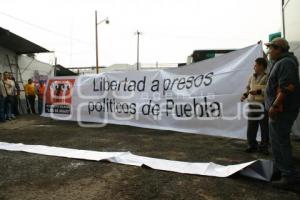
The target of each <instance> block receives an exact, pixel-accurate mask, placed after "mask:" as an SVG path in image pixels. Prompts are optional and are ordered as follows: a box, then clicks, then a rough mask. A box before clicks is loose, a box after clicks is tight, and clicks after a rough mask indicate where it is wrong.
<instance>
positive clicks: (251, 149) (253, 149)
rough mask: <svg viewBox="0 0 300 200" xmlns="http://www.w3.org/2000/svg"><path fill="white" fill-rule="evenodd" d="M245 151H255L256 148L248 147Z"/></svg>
mask: <svg viewBox="0 0 300 200" xmlns="http://www.w3.org/2000/svg"><path fill="white" fill-rule="evenodd" d="M245 152H246V153H255V152H257V148H254V147H249V148H248V149H246V150H245Z"/></svg>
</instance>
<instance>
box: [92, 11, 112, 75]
mask: <svg viewBox="0 0 300 200" xmlns="http://www.w3.org/2000/svg"><path fill="white" fill-rule="evenodd" d="M103 22H105V23H106V24H109V20H108V18H105V19H104V20H102V21H100V22H98V19H97V10H95V38H96V39H95V40H96V41H95V42H96V73H97V74H98V73H99V57H98V56H99V55H98V25H99V24H101V23H103Z"/></svg>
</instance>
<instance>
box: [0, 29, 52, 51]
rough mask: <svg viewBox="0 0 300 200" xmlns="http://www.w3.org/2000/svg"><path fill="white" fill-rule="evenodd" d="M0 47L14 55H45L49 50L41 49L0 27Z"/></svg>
mask: <svg viewBox="0 0 300 200" xmlns="http://www.w3.org/2000/svg"><path fill="white" fill-rule="evenodd" d="M0 46H2V47H4V48H6V49H9V50H11V51H13V52H15V53H16V54H31V53H45V52H49V50H47V49H45V48H44V47H41V46H39V45H37V44H35V43H33V42H31V41H29V40H26V39H25V38H22V37H21V36H18V35H16V34H14V33H12V32H10V31H9V30H6V29H4V28H1V27H0Z"/></svg>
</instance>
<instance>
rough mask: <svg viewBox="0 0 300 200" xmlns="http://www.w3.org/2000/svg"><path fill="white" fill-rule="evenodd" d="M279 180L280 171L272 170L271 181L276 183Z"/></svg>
mask: <svg viewBox="0 0 300 200" xmlns="http://www.w3.org/2000/svg"><path fill="white" fill-rule="evenodd" d="M280 179H281V172H280V170H279V169H277V168H274V169H273V174H272V178H271V180H272V181H278V180H280Z"/></svg>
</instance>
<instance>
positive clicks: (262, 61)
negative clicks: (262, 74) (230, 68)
mask: <svg viewBox="0 0 300 200" xmlns="http://www.w3.org/2000/svg"><path fill="white" fill-rule="evenodd" d="M255 62H256V63H257V64H259V65H262V66H263V67H264V68H265V69H266V68H267V67H268V62H267V60H266V59H265V58H257V59H256V60H255Z"/></svg>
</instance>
